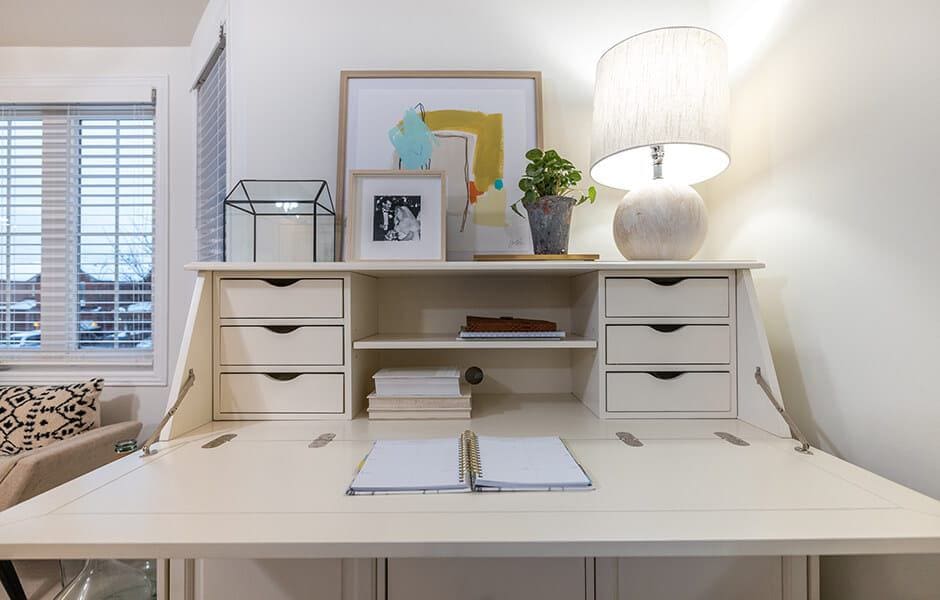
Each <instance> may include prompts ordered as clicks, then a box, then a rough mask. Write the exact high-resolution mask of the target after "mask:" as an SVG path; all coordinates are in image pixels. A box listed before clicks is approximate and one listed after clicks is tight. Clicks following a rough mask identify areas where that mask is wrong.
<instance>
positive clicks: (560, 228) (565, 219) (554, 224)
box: [525, 196, 575, 254]
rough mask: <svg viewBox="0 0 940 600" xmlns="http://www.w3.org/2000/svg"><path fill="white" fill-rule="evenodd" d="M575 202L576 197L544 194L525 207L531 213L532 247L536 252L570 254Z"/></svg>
mask: <svg viewBox="0 0 940 600" xmlns="http://www.w3.org/2000/svg"><path fill="white" fill-rule="evenodd" d="M574 203H575V200H574V198H568V197H567V196H542V197H541V198H539V199H538V200H537V201H536V202H535V203H534V204H531V205H527V206H526V207H525V208H526V211H527V212H528V213H529V227H530V228H531V230H532V248H533V250H534V251H535V253H536V254H568V234H569V233H570V232H571V211H572V210H573V209H574Z"/></svg>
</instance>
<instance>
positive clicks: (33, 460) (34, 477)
mask: <svg viewBox="0 0 940 600" xmlns="http://www.w3.org/2000/svg"><path fill="white" fill-rule="evenodd" d="M140 429H141V423H140V422H139V421H126V422H123V423H115V424H114V425H106V426H105V427H99V428H97V429H92V430H91V431H86V432H85V433H81V434H79V435H76V436H75V437H73V438H69V439H67V440H62V441H60V442H55V443H52V444H49V445H48V446H45V447H43V448H40V449H39V450H34V451H32V452H30V453H28V454H27V455H25V456H24V457H23V458H21V459H20V460H19V461H17V463H16V465H15V466H14V467H13V468H12V469H11V470H10V472H9V473H8V474H7V476H6V477H4V478H3V482H2V484H0V510H3V509H6V508H9V507H10V506H13V505H14V504H18V503H20V502H23V501H24V500H28V499H30V498H32V497H33V496H37V495H39V494H41V493H43V492H46V491H48V490H51V489H52V488H54V487H56V486H58V485H62V484H63V483H65V482H67V481H70V480H72V479H75V478H76V477H79V476H81V475H84V474H85V473H88V472H90V471H93V470H95V469H97V468H98V467H100V466H103V465H106V464H108V463H109V462H111V461H112V460H114V459H116V458H120V455H119V454H117V453H115V451H114V444H115V443H116V442H119V441H121V440H126V439H134V438H136V437H137V436H138V435H139V434H140Z"/></svg>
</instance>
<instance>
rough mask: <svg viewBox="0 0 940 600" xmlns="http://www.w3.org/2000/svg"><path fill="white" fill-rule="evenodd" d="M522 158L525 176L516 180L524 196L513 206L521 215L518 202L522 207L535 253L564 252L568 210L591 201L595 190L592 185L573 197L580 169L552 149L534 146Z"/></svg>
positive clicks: (566, 245)
mask: <svg viewBox="0 0 940 600" xmlns="http://www.w3.org/2000/svg"><path fill="white" fill-rule="evenodd" d="M525 157H526V159H527V160H528V161H529V164H528V165H526V168H525V176H524V177H523V178H522V179H520V180H519V189H520V190H522V193H523V196H522V198H521V199H519V200H518V201H516V202H515V203H514V204H513V205H512V209H513V210H514V211H515V212H516V214H517V215H519V216H520V217H522V216H523V214H522V213H521V212H520V211H519V207H518V204H519V203H522V205H523V206H524V207H525V209H526V212H527V213H528V218H529V228H530V229H531V230H532V248H533V250H534V251H535V253H536V254H567V253H568V234H569V233H570V231H571V211H572V209H574V207H575V206H579V205H581V204H584V203H585V202H590V203H592V204H593V203H594V200H595V199H596V198H597V190H595V189H594V186H591V187H589V188H588V189H587V194H580V193H579V194H578V196H579V197H578V198H577V199H576V198H574V197H573V196H572V194H573V193H574V192H575V189H576V188H575V186H576V185H577V184H578V182H580V181H581V171H579V170H578V169H577V168H576V167H575V166H574V165H573V164H571V162H570V161H568V160H566V159H564V158H562V157H561V156H559V155H558V152H556V151H554V150H546V151H545V152H542V151H541V150H539V149H538V148H533V149H531V150H529V151H528V152H526V153H525Z"/></svg>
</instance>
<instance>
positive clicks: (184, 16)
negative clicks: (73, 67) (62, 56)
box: [0, 0, 208, 46]
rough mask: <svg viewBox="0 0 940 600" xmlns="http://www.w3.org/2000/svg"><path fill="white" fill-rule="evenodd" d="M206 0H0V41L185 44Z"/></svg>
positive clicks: (5, 43) (26, 43) (14, 43)
mask: <svg viewBox="0 0 940 600" xmlns="http://www.w3.org/2000/svg"><path fill="white" fill-rule="evenodd" d="M207 2H208V0H0V46H188V45H189V42H190V40H191V39H192V36H193V31H194V30H195V29H196V24H197V23H198V22H199V17H200V16H202V12H203V11H204V10H205V8H206V4H207Z"/></svg>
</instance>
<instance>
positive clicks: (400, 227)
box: [346, 169, 447, 261]
mask: <svg viewBox="0 0 940 600" xmlns="http://www.w3.org/2000/svg"><path fill="white" fill-rule="evenodd" d="M445 190H446V186H445V184H444V173H443V172H442V171H421V170H418V171H399V170H394V169H389V170H378V171H353V172H351V173H350V174H349V194H348V200H349V201H348V202H347V207H348V213H347V220H346V224H347V226H346V248H347V256H346V259H347V260H350V261H363V260H434V261H442V260H445V248H446V242H445V240H446V239H447V237H446V236H447V231H446V225H445V220H444V219H445V210H444V203H445V197H446V192H445Z"/></svg>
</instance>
